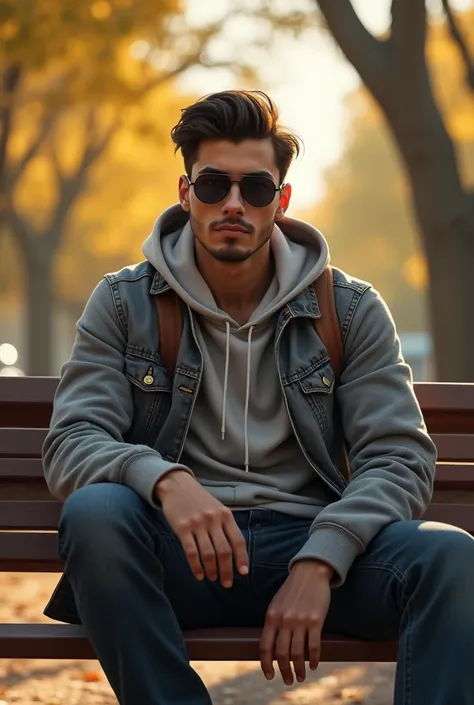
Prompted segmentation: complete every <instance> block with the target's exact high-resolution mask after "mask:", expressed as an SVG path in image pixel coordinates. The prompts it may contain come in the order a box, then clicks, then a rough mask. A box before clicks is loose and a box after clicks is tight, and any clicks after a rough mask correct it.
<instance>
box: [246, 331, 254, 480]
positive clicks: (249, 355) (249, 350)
mask: <svg viewBox="0 0 474 705" xmlns="http://www.w3.org/2000/svg"><path fill="white" fill-rule="evenodd" d="M252 331H253V326H250V328H249V337H248V340H247V388H246V392H245V417H244V429H245V430H244V433H245V472H248V471H249V464H250V460H249V429H248V423H249V399H250V363H251V361H252Z"/></svg>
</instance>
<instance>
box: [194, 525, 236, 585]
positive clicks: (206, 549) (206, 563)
mask: <svg viewBox="0 0 474 705" xmlns="http://www.w3.org/2000/svg"><path fill="white" fill-rule="evenodd" d="M194 536H195V540H196V543H197V547H198V549H199V555H200V557H201V563H202V566H203V568H204V573H205V576H206V578H207V579H208V580H217V561H216V551H215V548H214V545H213V543H212V541H211V539H210V538H209V534H208V532H207V531H206V529H204V528H202V529H199V530H198V531H196V533H195V534H194ZM229 552H230V549H229ZM231 569H232V566H231Z"/></svg>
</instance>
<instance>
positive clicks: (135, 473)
mask: <svg viewBox="0 0 474 705" xmlns="http://www.w3.org/2000/svg"><path fill="white" fill-rule="evenodd" d="M174 470H183V471H184V472H188V473H189V474H190V475H193V477H194V474H193V472H192V471H191V470H190V469H189V468H188V467H186V465H181V464H180V463H170V462H168V461H167V460H163V458H162V457H161V456H160V455H158V453H155V452H150V453H140V455H135V456H134V457H133V458H131V459H130V460H129V462H127V463H126V465H124V467H123V468H122V472H121V482H122V484H124V485H127V486H128V487H130V488H131V489H132V490H135V492H136V493H137V494H138V495H140V497H141V498H142V499H144V500H145V502H148V504H151V506H152V507H159V506H160V503H159V501H158V500H157V499H156V497H155V485H156V483H157V482H158V481H159V480H161V478H163V477H164V476H165V475H167V474H168V473H170V472H173V471H174Z"/></svg>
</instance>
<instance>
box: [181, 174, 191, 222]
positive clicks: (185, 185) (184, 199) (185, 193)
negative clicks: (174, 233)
mask: <svg viewBox="0 0 474 705" xmlns="http://www.w3.org/2000/svg"><path fill="white" fill-rule="evenodd" d="M178 195H179V202H180V204H181V208H182V209H183V211H186V213H189V211H190V205H189V181H188V179H187V177H186V176H180V177H179V184H178Z"/></svg>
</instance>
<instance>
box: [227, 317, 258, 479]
mask: <svg viewBox="0 0 474 705" xmlns="http://www.w3.org/2000/svg"><path fill="white" fill-rule="evenodd" d="M225 327H226V344H225V370H224V394H223V398H222V425H221V435H222V440H225V430H226V429H225V422H226V406H227V387H228V384H229V360H230V323H229V321H226V324H225ZM253 329H254V326H250V328H249V335H248V338H247V383H246V389H245V416H244V435H245V472H248V471H249V466H250V458H249V433H248V422H249V404H250V372H251V363H252V331H253Z"/></svg>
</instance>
